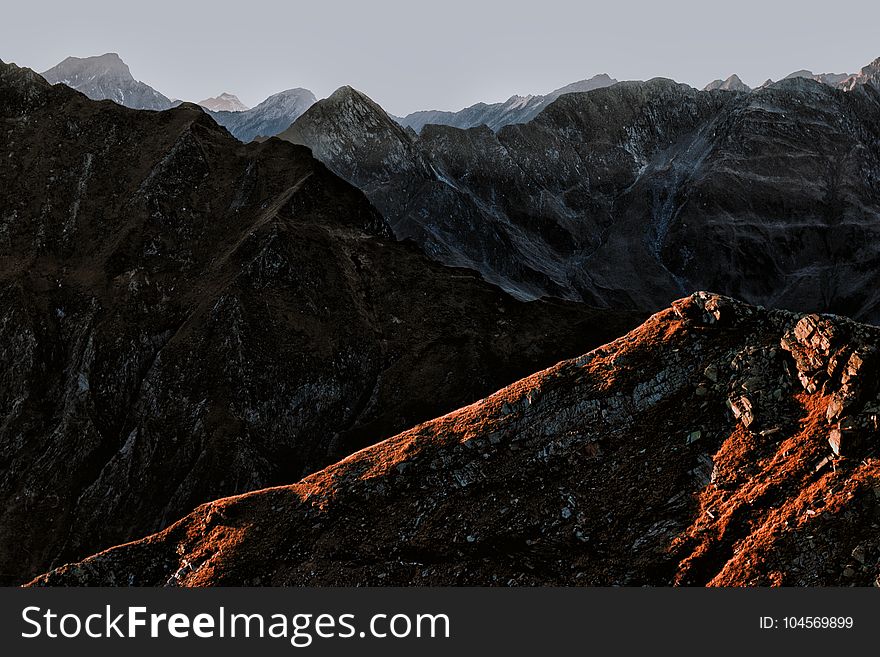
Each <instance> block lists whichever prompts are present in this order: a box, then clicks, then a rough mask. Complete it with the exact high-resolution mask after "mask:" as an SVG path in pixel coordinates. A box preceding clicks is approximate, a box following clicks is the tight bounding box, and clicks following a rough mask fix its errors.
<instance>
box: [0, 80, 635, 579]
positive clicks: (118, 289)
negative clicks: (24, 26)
mask: <svg viewBox="0 0 880 657" xmlns="http://www.w3.org/2000/svg"><path fill="white" fill-rule="evenodd" d="M0 120H2V125H3V130H2V135H0V158H2V162H3V167H2V168H0V300H2V303H0V471H2V473H3V474H2V477H0V509H2V513H0V573H2V578H3V582H6V583H17V582H21V581H24V580H26V579H28V578H30V577H31V576H33V575H34V574H36V573H37V572H41V571H43V570H46V569H48V568H50V567H51V566H52V565H53V564H55V565H57V564H58V563H61V562H63V561H69V560H71V559H75V558H81V557H82V556H85V555H87V554H90V553H92V552H94V551H96V550H98V549H102V548H105V547H108V546H110V545H114V544H117V543H120V542H123V541H126V540H129V539H132V538H135V537H137V536H140V535H143V534H145V533H149V532H152V531H156V530H158V529H160V528H162V527H164V526H165V525H166V524H167V523H168V522H170V521H172V520H174V519H175V518H177V517H179V516H181V515H183V514H185V513H187V512H188V511H190V510H191V509H192V508H194V507H195V506H196V505H197V504H200V503H202V502H206V501H208V500H210V499H214V498H216V497H222V496H225V495H231V494H236V493H242V492H245V491H248V490H254V489H257V488H262V487H265V486H271V485H275V484H281V483H289V482H291V481H296V480H298V479H300V478H301V477H302V476H303V475H305V474H307V473H309V472H312V471H315V470H317V469H319V468H321V467H323V466H325V465H327V464H329V463H332V462H334V461H336V460H338V459H339V458H341V457H343V456H345V455H346V454H349V453H351V452H353V451H355V450H357V449H360V448H361V447H365V446H367V445H369V444H372V443H374V442H376V441H377V440H380V439H382V438H385V437H387V436H390V435H393V434H395V433H397V432H399V431H401V430H403V429H405V428H408V427H410V426H412V425H413V424H416V423H418V422H421V421H424V420H427V419H429V418H431V417H434V416H437V415H440V414H442V413H445V412H448V411H451V410H453V409H455V408H457V407H459V406H461V405H463V404H467V403H470V402H471V401H473V400H474V399H477V398H479V397H482V396H483V395H485V394H487V393H489V392H490V391H492V390H494V389H497V388H498V387H500V386H502V385H505V384H507V383H509V382H510V381H513V380H515V379H517V378H519V377H520V376H523V375H525V374H527V373H528V372H530V371H534V370H535V369H537V368H539V367H545V366H547V365H549V364H551V363H553V362H556V361H558V360H559V359H560V358H564V357H570V356H572V355H575V354H577V353H580V352H582V351H584V350H585V349H587V348H590V347H592V346H595V345H596V344H599V343H601V342H604V341H606V340H608V339H610V338H611V337H613V336H615V335H619V334H620V332H622V331H623V330H625V329H626V328H629V327H630V326H632V325H634V324H635V320H634V318H633V317H632V316H631V315H628V314H626V313H607V312H601V313H598V312H595V311H592V310H590V309H587V308H584V307H582V306H578V305H575V304H566V303H555V302H554V303H544V302H542V303H520V302H517V301H515V300H514V299H513V298H511V297H510V296H508V295H506V294H504V293H503V292H501V291H500V290H499V289H497V288H495V287H492V286H490V285H487V284H485V283H484V282H482V281H480V280H479V278H478V277H477V276H475V275H474V274H473V273H472V272H469V271H466V270H452V269H448V268H445V267H442V266H440V265H438V264H436V263H434V262H432V261H430V260H428V259H427V258H426V257H425V256H424V255H423V254H422V253H420V252H419V251H418V249H416V248H414V247H413V246H412V245H411V244H401V243H398V242H397V241H396V240H394V239H393V238H392V236H391V233H390V230H389V228H388V225H387V224H386V223H385V221H384V220H383V219H382V217H381V216H380V215H379V214H378V213H377V212H376V210H375V209H374V207H373V206H372V205H371V204H370V203H369V202H368V201H367V199H366V198H365V197H364V196H363V194H362V193H361V192H360V191H358V190H357V189H355V188H354V187H352V186H351V185H349V184H348V183H345V182H344V181H342V180H341V179H339V178H338V177H337V176H335V175H334V174H332V173H331V172H330V171H328V170H327V168H326V167H325V166H323V165H322V164H320V163H319V162H317V161H316V160H314V159H313V158H312V157H311V155H310V154H309V152H308V151H307V150H306V149H304V148H301V147H296V146H293V145H291V144H289V143H285V142H281V141H278V140H270V141H268V142H266V143H262V144H242V143H240V142H238V141H236V140H235V139H233V138H232V137H231V136H230V135H229V134H228V133H227V132H226V131H225V130H223V129H222V128H219V127H218V126H217V124H216V123H215V122H214V121H212V120H211V119H210V118H209V116H208V115H207V114H206V113H205V112H204V111H203V110H202V109H200V108H199V107H197V106H195V105H190V104H185V105H183V106H181V107H178V108H176V109H173V110H169V111H166V112H140V111H134V110H130V109H127V108H125V107H120V106H118V105H115V104H113V103H106V102H102V103H96V102H93V101H90V100H88V99H87V98H86V97H85V96H83V95H81V94H79V93H77V92H75V91H73V90H71V89H69V88H67V87H65V86H62V85H58V86H55V87H52V86H50V85H49V84H48V83H46V82H45V81H44V80H43V79H42V78H40V77H39V76H38V75H36V74H35V73H33V72H32V71H29V70H27V69H19V68H17V67H15V66H11V65H5V64H2V63H0Z"/></svg>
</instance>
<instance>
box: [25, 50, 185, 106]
mask: <svg viewBox="0 0 880 657" xmlns="http://www.w3.org/2000/svg"><path fill="white" fill-rule="evenodd" d="M42 75H43V77H44V78H45V79H46V80H47V81H48V82H49V83H50V84H66V85H67V86H68V87H71V88H72V89H76V90H77V91H79V92H80V93H84V94H85V95H86V96H88V97H89V98H91V99H92V100H112V101H113V102H115V103H119V104H120V105H124V106H125V107H131V108H133V109H148V110H166V109H168V108H170V107H171V106H172V104H173V102H172V101H171V100H170V99H169V98H166V97H165V96H163V95H162V94H161V93H159V92H158V91H156V90H155V89H153V88H152V87H151V86H149V85H147V84H144V83H143V82H139V81H138V80H135V79H134V77H132V75H131V71H130V70H129V68H128V65H127V64H126V63H125V62H123V61H122V59H120V57H119V55H117V54H116V53H115V52H114V53H107V54H105V55H99V56H97V57H68V58H67V59H65V60H64V61H63V62H61V63H60V64H58V65H57V66H53V67H52V68H50V69H49V70H48V71H45V72H43V74H42Z"/></svg>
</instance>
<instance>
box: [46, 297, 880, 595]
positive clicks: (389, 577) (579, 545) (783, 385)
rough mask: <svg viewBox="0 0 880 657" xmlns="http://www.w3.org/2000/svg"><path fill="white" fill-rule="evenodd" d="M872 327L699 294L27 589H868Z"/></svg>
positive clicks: (878, 474)
mask: <svg viewBox="0 0 880 657" xmlns="http://www.w3.org/2000/svg"><path fill="white" fill-rule="evenodd" d="M878 337H880V331H878V330H877V329H875V328H871V327H867V326H862V325H858V324H855V323H853V322H850V321H848V320H845V319H842V318H833V319H829V320H823V319H821V318H818V317H814V316H808V317H801V316H796V315H793V314H791V313H786V312H781V311H764V310H762V309H758V308H753V307H750V306H746V305H744V304H739V303H737V302H734V301H732V300H730V299H726V298H723V297H716V296H712V295H707V294H705V293H698V294H696V295H693V296H692V297H689V298H687V299H684V300H682V301H680V302H677V303H676V304H675V305H674V307H673V308H672V309H671V310H667V311H664V312H662V313H659V314H657V315H655V316H654V317H652V318H651V319H650V320H648V322H646V323H645V324H644V325H643V326H641V327H639V328H638V329H636V330H635V331H633V332H631V333H629V334H628V335H626V336H624V337H622V338H620V339H618V340H616V341H614V342H612V343H610V344H609V345H606V346H605V347H601V348H599V349H597V350H595V351H593V352H591V353H589V354H587V355H585V356H583V357H581V358H578V359H574V360H570V361H565V362H562V363H559V364H558V365H556V366H554V367H552V368H550V369H548V370H545V371H543V372H539V373H537V374H534V375H532V376H530V377H527V378H525V379H523V380H521V381H519V382H517V383H515V384H513V385H511V386H509V387H507V388H505V389H503V390H501V391H499V392H498V393H496V394H494V395H492V396H491V397H488V398H487V399H484V400H482V401H480V402H477V403H475V404H473V405H471V406H468V407H465V408H462V409H460V410H458V411H456V412H454V413H450V414H448V415H445V416H443V417H441V418H438V419H436V420H433V421H431V422H427V423H425V424H422V425H420V426H417V427H415V428H413V429H411V430H409V431H406V432H404V433H402V434H399V435H397V436H395V437H393V438H389V439H388V440H386V441H384V442H382V443H380V444H378V445H375V446H373V447H370V448H367V449H365V450H362V451H360V452H358V453H356V454H354V455H352V456H350V457H348V458H347V459H345V460H343V461H341V462H340V463H337V464H336V465H333V466H330V467H328V468H326V469H324V470H322V471H320V472H318V473H315V474H313V475H311V476H309V477H307V478H305V479H303V480H302V481H300V482H299V483H297V484H294V485H291V486H283V487H278V488H272V489H267V490H263V491H258V492H255V493H250V494H247V495H243V496H239V497H232V498H226V499H222V500H218V501H216V502H214V503H211V504H206V505H203V506H202V507H200V508H199V509H197V510H196V511H195V512H193V513H192V514H190V515H189V516H187V517H186V518H183V519H182V520H180V521H179V522H177V523H176V524H174V525H173V526H171V527H169V528H168V529H167V530H165V531H163V532H161V533H158V534H155V535H153V536H150V537H147V538H145V539H143V540H141V541H136V542H134V543H129V544H127V545H123V546H119V547H117V548H114V549H111V550H108V551H106V552H103V553H100V554H97V555H95V556H94V557H91V558H89V559H86V560H85V561H82V562H80V563H76V564H70V565H67V566H63V567H61V568H58V569H56V570H54V571H52V572H50V573H48V574H46V575H44V576H42V577H41V578H38V579H37V580H35V582H34V584H37V585H77V584H103V585H122V584H135V585H163V584H167V585H185V586H203V585H220V584H227V585H230V584H231V585H235V584H245V585H255V584H264V585H269V584H272V585H302V584H323V585H345V584H348V585H353V584H370V585H393V584H396V585H412V584H490V585H491V584H497V585H536V584H575V585H579V584H605V585H607V584H623V585H642V584H652V585H666V584H679V585H725V586H727V585H771V584H775V585H778V584H786V585H846V584H856V585H869V584H871V583H874V582H875V581H876V579H877V577H878V575H880V569H878V559H880V542H878V534H880V532H878V528H880V524H878V522H880V499H878V498H880V461H878V458H877V440H876V429H873V428H872V427H874V426H876V425H874V424H872V423H873V422H875V421H876V413H877V411H880V407H878V405H877V404H878V398H877V392H878V391H877V380H878V379H877V373H878V369H877V365H878V362H877V361H876V360H875V359H874V356H873V354H874V353H875V348H876V346H877V345H878ZM805 387H806V390H805ZM835 429H840V430H841V431H842V432H843V435H844V436H845V438H844V439H841V444H842V445H843V447H842V448H841V450H840V454H834V453H833V452H832V448H831V446H830V444H829V440H828V438H829V435H830V433H831V432H832V430H835Z"/></svg>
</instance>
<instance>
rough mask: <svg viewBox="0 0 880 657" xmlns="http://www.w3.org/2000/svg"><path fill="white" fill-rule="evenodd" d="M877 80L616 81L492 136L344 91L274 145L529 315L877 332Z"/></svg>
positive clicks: (563, 99)
mask: <svg viewBox="0 0 880 657" xmlns="http://www.w3.org/2000/svg"><path fill="white" fill-rule="evenodd" d="M872 66H874V65H872ZM872 66H869V67H866V68H865V69H864V70H863V72H862V73H861V74H859V76H857V77H858V80H859V81H860V82H859V83H857V84H856V83H852V84H850V85H849V87H848V88H850V90H849V91H845V90H844V89H837V88H833V87H831V86H829V85H828V84H822V83H820V82H818V81H816V80H812V79H809V78H804V77H794V78H791V79H787V80H783V81H781V82H778V83H775V84H770V85H769V86H767V87H764V88H761V89H757V90H755V91H752V92H750V93H745V92H737V91H722V90H715V91H707V92H700V91H696V90H694V89H692V88H690V87H688V86H686V85H681V84H677V83H675V82H672V81H670V80H663V79H655V80H651V81H648V82H625V83H620V84H616V85H614V86H611V87H607V88H602V89H596V90H593V91H590V92H588V93H570V94H565V95H562V96H560V97H559V98H558V99H556V100H555V101H554V102H553V103H551V104H550V105H549V106H548V107H546V108H545V109H544V110H543V111H542V112H540V113H539V114H538V115H537V116H536V117H535V118H534V119H532V120H531V121H530V122H528V123H525V124H519V125H507V126H505V127H503V128H501V129H500V130H498V131H497V132H494V131H492V130H491V129H489V128H487V127H482V128H471V129H468V130H461V129H457V128H454V127H450V126H437V125H428V126H425V127H424V128H423V129H422V131H421V133H420V134H418V135H416V134H415V133H414V132H411V131H408V130H404V129H401V127H400V126H399V125H397V124H396V123H395V122H394V120H393V119H392V118H391V117H389V116H388V115H387V114H385V113H384V112H383V111H382V109H381V108H380V107H378V106H377V105H376V104H375V103H373V102H372V101H370V100H369V98H367V97H366V96H364V94H362V93H360V92H356V91H354V90H351V89H350V88H343V89H341V90H339V91H337V92H336V93H335V94H333V95H332V96H331V97H330V98H328V99H326V100H324V101H320V102H319V103H317V104H316V105H315V106H313V107H312V108H311V109H310V110H309V111H307V112H306V113H305V114H303V116H302V117H300V118H299V119H298V120H297V122H296V123H295V124H294V125H293V126H291V128H290V129H289V130H287V131H285V132H284V133H282V134H281V135H280V137H281V138H283V139H286V140H289V141H292V142H294V143H298V144H304V145H306V146H309V147H310V148H311V149H312V151H313V152H314V154H315V156H316V157H317V158H318V159H320V160H321V161H323V162H324V163H325V164H327V165H328V166H329V167H330V168H331V169H332V170H333V171H335V172H336V173H338V174H339V175H340V176H342V177H343V178H345V179H346V180H348V181H349V182H351V183H353V184H355V185H356V186H358V187H359V188H361V189H362V190H364V192H365V193H366V194H367V196H368V197H369V198H370V200H371V201H372V202H373V203H374V204H375V205H376V207H377V208H378V209H379V210H380V212H382V214H383V216H384V217H385V218H386V219H387V220H388V222H389V224H390V225H391V227H392V228H393V230H394V232H395V234H396V235H397V236H398V237H400V238H409V239H413V240H414V241H416V242H417V243H418V244H420V245H422V247H423V248H424V249H425V251H426V252H427V253H429V254H431V256H432V257H434V258H436V259H437V260H439V261H440V262H443V263H447V264H451V265H455V266H461V267H468V268H471V269H474V270H476V271H478V272H480V273H481V274H482V275H483V276H484V277H485V278H486V279H487V280H489V281H491V282H493V283H496V284H497V285H500V286H502V287H504V288H505V289H507V290H508V291H510V292H511V293H512V294H515V295H517V296H518V297H520V298H523V299H529V298H536V297H541V296H545V295H551V296H556V297H562V298H567V299H573V300H583V301H587V302H589V303H591V304H594V305H598V306H606V307H617V308H620V307H625V308H631V309H637V310H640V311H646V312H652V311H655V310H657V309H658V308H661V307H663V306H666V305H668V304H669V303H670V302H671V301H672V300H673V299H675V298H677V297H680V296H682V295H684V294H687V293H689V292H690V291H692V290H694V289H714V290H718V291H720V292H723V293H726V294H731V295H734V296H736V297H739V298H742V299H744V300H746V301H750V302H753V303H759V304H764V305H771V306H779V307H785V308H790V309H794V310H801V311H828V312H836V313H841V314H846V315H850V316H853V317H855V318H857V319H860V320H864V321H868V322H880V305H878V302H880V296H878V295H880V292H878V290H880V285H878V283H880V281H878V278H877V275H876V273H875V272H876V271H878V269H877V266H876V264H877V262H878V256H880V251H878V248H877V246H876V245H877V244H880V239H878V238H880V234H878V231H880V222H878V220H877V219H878V217H880V184H878V182H880V178H878V177H880V87H878V86H876V84H875V83H874V82H873V80H874V79H875V78H874V77H872V76H873V72H874V71H875V69H876V70H880V69H878V68H877V67H876V66H874V68H872ZM729 86H733V85H729Z"/></svg>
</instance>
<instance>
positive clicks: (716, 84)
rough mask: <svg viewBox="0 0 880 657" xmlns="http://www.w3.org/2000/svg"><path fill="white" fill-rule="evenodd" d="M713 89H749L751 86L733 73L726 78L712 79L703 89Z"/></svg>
mask: <svg viewBox="0 0 880 657" xmlns="http://www.w3.org/2000/svg"><path fill="white" fill-rule="evenodd" d="M715 89H720V90H722V91H746V92H748V91H751V90H752V88H751V87H750V86H749V85H747V84H746V83H744V82H743V81H742V80H740V79H739V76H738V75H737V74H736V73H734V74H733V75H731V76H730V77H729V78H727V79H726V80H713V81H712V82H710V83H709V84H707V85H706V87H705V88H704V89H703V91H714V90H715Z"/></svg>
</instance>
